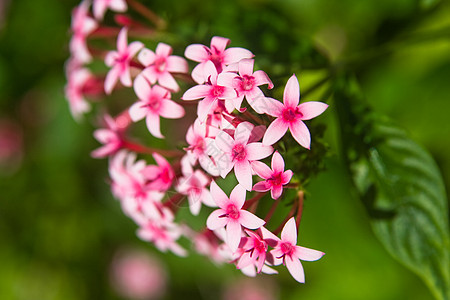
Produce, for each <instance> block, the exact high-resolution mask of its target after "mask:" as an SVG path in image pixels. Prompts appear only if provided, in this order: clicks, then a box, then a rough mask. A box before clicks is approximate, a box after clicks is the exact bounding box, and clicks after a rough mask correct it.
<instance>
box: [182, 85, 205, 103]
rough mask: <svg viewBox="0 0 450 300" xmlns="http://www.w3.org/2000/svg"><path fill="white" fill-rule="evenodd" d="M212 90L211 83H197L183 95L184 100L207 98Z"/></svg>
mask: <svg viewBox="0 0 450 300" xmlns="http://www.w3.org/2000/svg"><path fill="white" fill-rule="evenodd" d="M210 91H211V86H210V85H196V86H193V87H191V88H190V89H188V90H187V91H186V92H185V93H184V94H183V96H182V97H181V99H182V100H196V99H201V98H205V97H206V96H208V95H209V92H210Z"/></svg>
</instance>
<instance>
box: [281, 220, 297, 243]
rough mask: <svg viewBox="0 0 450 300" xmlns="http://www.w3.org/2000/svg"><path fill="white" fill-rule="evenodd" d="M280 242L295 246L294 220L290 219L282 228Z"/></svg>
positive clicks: (295, 227) (295, 228) (295, 231)
mask: <svg viewBox="0 0 450 300" xmlns="http://www.w3.org/2000/svg"><path fill="white" fill-rule="evenodd" d="M281 240H282V241H283V242H289V243H291V244H292V245H296V244H297V224H296V223H295V218H294V217H292V218H290V219H289V221H287V222H286V224H285V225H284V227H283V230H282V231H281Z"/></svg>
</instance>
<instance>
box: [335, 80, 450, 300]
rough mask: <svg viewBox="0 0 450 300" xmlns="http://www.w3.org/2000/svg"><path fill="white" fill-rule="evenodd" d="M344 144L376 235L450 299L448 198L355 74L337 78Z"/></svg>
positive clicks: (428, 161) (424, 157)
mask: <svg viewBox="0 0 450 300" xmlns="http://www.w3.org/2000/svg"><path fill="white" fill-rule="evenodd" d="M335 100H336V107H337V110H338V115H339V120H340V126H341V134H342V144H343V149H344V155H345V158H346V160H347V164H348V166H349V168H350V171H351V174H352V177H353V181H354V183H355V187H356V190H357V192H358V194H359V195H360V197H361V199H362V200H363V202H364V204H365V205H366V207H367V209H368V212H369V215H370V217H371V223H372V227H373V230H374V232H375V234H376V236H377V237H378V238H379V240H380V241H381V243H382V244H383V245H384V246H385V247H386V249H387V250H388V251H389V252H390V254H391V255H392V256H394V257H395V258H396V259H398V260H399V261H400V262H402V263H403V264H405V265H406V266H407V267H408V268H410V269H411V270H413V271H414V272H416V273H417V274H418V275H419V276H420V277H421V278H422V279H423V280H424V281H425V282H426V283H427V285H428V286H429V287H430V289H431V291H432V292H433V294H434V296H435V297H436V298H437V299H450V274H449V273H450V262H449V254H450V247H449V225H448V224H449V223H448V203H447V198H446V193H445V188H444V184H443V180H442V177H441V174H440V172H439V169H438V167H437V165H436V163H435V162H434V160H433V158H432V157H431V155H430V154H429V153H428V152H427V151H426V150H425V149H423V148H422V147H420V146H419V145H418V144H417V143H415V142H414V141H412V140H411V139H409V138H408V136H407V135H406V133H405V132H404V131H403V130H401V129H399V128H398V127H396V126H394V125H392V123H391V122H389V121H388V120H387V119H384V118H381V117H380V116H378V115H376V114H375V113H374V112H373V111H371V109H370V108H368V107H367V106H366V104H365V103H364V101H363V100H364V99H363V97H362V95H361V92H360V91H359V89H358V86H357V84H356V81H355V80H354V79H353V78H348V77H347V78H346V77H343V78H340V79H339V80H337V82H336V94H335Z"/></svg>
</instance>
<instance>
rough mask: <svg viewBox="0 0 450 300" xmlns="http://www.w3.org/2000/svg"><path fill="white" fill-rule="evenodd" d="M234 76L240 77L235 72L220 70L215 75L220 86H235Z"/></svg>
mask: <svg viewBox="0 0 450 300" xmlns="http://www.w3.org/2000/svg"><path fill="white" fill-rule="evenodd" d="M236 78H240V77H239V76H238V75H237V74H235V73H230V72H222V73H220V74H219V75H218V76H217V84H218V85H220V86H226V87H230V88H235V79H236Z"/></svg>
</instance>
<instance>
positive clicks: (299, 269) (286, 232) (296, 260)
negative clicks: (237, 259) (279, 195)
mask: <svg viewBox="0 0 450 300" xmlns="http://www.w3.org/2000/svg"><path fill="white" fill-rule="evenodd" d="M270 253H271V254H272V255H273V256H274V258H275V260H276V262H275V265H278V264H281V263H283V264H284V265H286V267H287V269H288V271H289V273H291V275H292V277H294V279H295V280H297V281H298V282H300V283H304V282H305V273H304V272H303V266H302V264H301V262H300V260H306V261H315V260H318V259H320V258H321V257H322V256H324V255H325V253H323V252H321V251H317V250H313V249H309V248H305V247H301V246H297V225H296V224H295V218H294V217H292V218H290V219H289V221H287V222H286V224H285V225H284V227H283V230H282V231H281V240H280V239H278V244H277V245H276V246H275V249H273V250H271V251H270Z"/></svg>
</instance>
